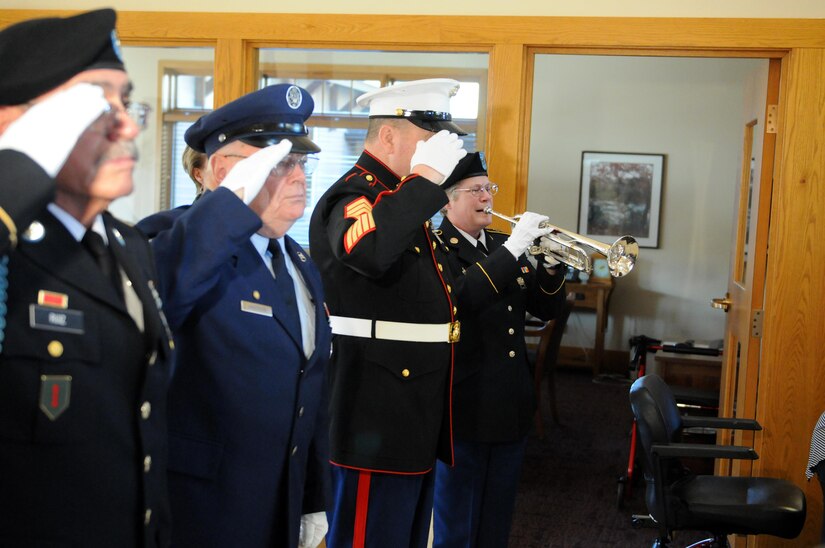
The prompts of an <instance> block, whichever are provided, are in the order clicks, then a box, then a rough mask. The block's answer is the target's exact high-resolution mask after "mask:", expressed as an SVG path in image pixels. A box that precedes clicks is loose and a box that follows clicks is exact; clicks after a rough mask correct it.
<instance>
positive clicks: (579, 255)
mask: <svg viewBox="0 0 825 548" xmlns="http://www.w3.org/2000/svg"><path fill="white" fill-rule="evenodd" d="M484 213H488V214H490V215H495V216H496V217H498V218H499V219H504V220H505V221H507V222H509V223H512V224H516V223H517V222H518V220H519V219H520V218H521V215H516V216H515V217H508V216H507V215H502V214H501V213H498V212H496V211H493V208H492V207H488V208H486V209H485V210H484ZM539 228H552V229H553V231H552V232H551V233H550V234H548V235H547V236H545V238H548V239H549V240H550V241H552V242H555V243H556V244H558V245H559V246H560V249H553V248H550V247H546V246H542V245H536V244H533V245H531V246H530V247H529V248H527V253H529V254H530V255H547V256H549V257H553V258H554V259H556V260H557V261H559V262H562V263H564V264H566V265H570V266H572V267H573V268H575V269H576V270H581V271H582V272H587V273H588V274H590V273H591V272H592V271H593V264H592V262H591V260H590V255H592V254H593V253H598V254H600V255H604V256H605V257H607V268H609V269H610V275H611V276H613V277H614V278H621V277H622V276H625V275H626V274H628V273H629V272H630V271H631V270H633V266H634V265H635V264H636V257H638V256H639V244H637V243H636V239H635V238H633V236H622V237H621V238H619V239H618V240H616V241H615V242H613V244H612V245H607V244H603V243H602V242H597V241H596V240H593V239H591V238H588V237H586V236H582V235H581V234H576V233H575V232H570V231H569V230H564V229H563V228H559V227H557V226H555V225H552V224H550V222H548V221H542V222H541V223H540V224H539Z"/></svg>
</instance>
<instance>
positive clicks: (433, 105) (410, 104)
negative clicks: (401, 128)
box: [355, 78, 466, 135]
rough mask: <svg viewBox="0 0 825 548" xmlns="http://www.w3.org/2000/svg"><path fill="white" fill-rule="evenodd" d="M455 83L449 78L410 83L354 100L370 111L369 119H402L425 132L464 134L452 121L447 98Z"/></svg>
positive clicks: (453, 90)
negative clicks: (443, 130) (441, 131)
mask: <svg viewBox="0 0 825 548" xmlns="http://www.w3.org/2000/svg"><path fill="white" fill-rule="evenodd" d="M458 87H459V82H458V81H457V80H453V79H451V78H428V79H426V80H414V81H412V82H403V83H400V84H394V85H391V86H387V87H383V88H380V89H376V90H375V91H370V92H368V93H365V94H363V95H361V96H360V97H358V99H356V100H355V101H356V103H358V106H361V107H365V106H369V108H370V118H377V117H380V118H385V117H390V118H406V119H407V120H409V121H410V122H412V123H413V124H415V125H417V126H419V127H422V128H424V129H426V130H428V131H433V132H438V131H440V130H442V129H446V130H448V131H451V132H453V133H457V134H458V135H466V132H464V130H462V129H461V128H460V127H459V126H457V125H456V124H454V123H453V122H452V116H451V115H450V98H451V97H452V96H453V95H455V94H456V93H457V92H458Z"/></svg>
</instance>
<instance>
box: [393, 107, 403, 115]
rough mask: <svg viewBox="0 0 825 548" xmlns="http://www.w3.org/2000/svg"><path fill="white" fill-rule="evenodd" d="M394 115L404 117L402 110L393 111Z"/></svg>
mask: <svg viewBox="0 0 825 548" xmlns="http://www.w3.org/2000/svg"><path fill="white" fill-rule="evenodd" d="M395 115H396V116H404V109H403V108H397V109H395Z"/></svg>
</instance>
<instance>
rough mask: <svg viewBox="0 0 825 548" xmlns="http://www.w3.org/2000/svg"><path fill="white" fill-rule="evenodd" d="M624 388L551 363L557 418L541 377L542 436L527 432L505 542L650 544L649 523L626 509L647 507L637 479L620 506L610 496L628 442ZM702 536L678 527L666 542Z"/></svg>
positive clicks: (539, 547)
mask: <svg viewBox="0 0 825 548" xmlns="http://www.w3.org/2000/svg"><path fill="white" fill-rule="evenodd" d="M629 388H630V385H629V383H628V382H626V381H625V382H623V381H622V380H621V379H619V380H613V379H604V380H603V381H602V382H594V381H593V377H592V375H591V374H590V372H589V371H582V370H566V369H559V370H557V371H556V397H557V398H558V401H557V403H558V412H559V420H560V422H561V424H558V425H557V424H554V423H553V419H552V416H551V414H550V407H549V402H548V401H547V399H546V398H547V393H546V390H547V388H546V384H545V386H544V390H545V392H544V394H545V395H544V398H545V400H544V401H543V402H542V417H543V422H544V438H543V439H538V438H537V437H536V435H535V432H533V433H531V434H530V437H529V440H528V445H527V455H526V458H525V462H524V468H523V470H522V477H521V482H520V485H519V494H518V497H517V499H516V509H515V513H514V517H513V526H512V530H511V533H510V544H509V546H510V548H547V547H570V548H577V547H592V546H619V547H635V546H638V547H644V546H651V545H652V543H653V540H654V539H655V538H656V530H655V529H634V528H633V527H632V525H631V516H632V515H633V514H647V510H646V508H645V505H644V497H643V495H644V493H643V488H642V485H643V482H641V481H640V482H638V483H637V482H634V485H633V486H632V493H631V496H630V497H629V498H626V499H625V502H624V504H623V505H622V508H621V509H620V508H619V505H618V502H617V498H618V497H617V493H618V482H617V480H618V478H619V477H621V476H623V475H624V474H625V473H626V468H627V460H628V451H629V449H630V431H631V426H632V420H633V418H632V414H631V411H630V403H629V400H628V390H629ZM638 474H641V472H640V471H639V472H638ZM638 480H641V476H640V475H639V477H638ZM701 538H704V536H703V535H701V534H700V533H696V534H687V533H684V534H681V535H679V536H678V537H677V538H676V539H674V542H673V544H672V546H673V548H678V547H683V546H687V545H689V544H691V543H692V542H695V541H696V540H699V539H701Z"/></svg>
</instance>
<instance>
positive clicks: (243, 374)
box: [138, 84, 330, 548]
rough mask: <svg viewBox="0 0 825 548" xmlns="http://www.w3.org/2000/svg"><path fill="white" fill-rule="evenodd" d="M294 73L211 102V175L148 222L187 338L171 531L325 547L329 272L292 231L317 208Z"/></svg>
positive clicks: (173, 436)
mask: <svg viewBox="0 0 825 548" xmlns="http://www.w3.org/2000/svg"><path fill="white" fill-rule="evenodd" d="M313 108H314V103H313V100H312V96H310V95H309V93H308V92H307V91H306V90H304V89H302V88H300V87H298V86H294V85H290V84H278V85H274V86H269V87H266V88H264V89H261V90H258V91H255V92H252V93H249V94H247V95H244V96H243V97H240V98H239V99H236V100H234V101H232V102H230V103H227V104H226V105H224V106H222V107H221V108H219V109H217V110H215V111H213V112H211V113H209V114H207V115H205V116H203V117H201V118H200V120H198V121H197V122H196V123H195V124H194V125H193V126H191V127H190V128H189V129H188V130H187V131H186V135H185V139H186V143H187V144H188V145H189V146H190V147H192V148H193V149H195V150H196V151H199V152H205V153H206V154H207V155H208V160H207V161H208V162H209V166H208V168H207V169H208V172H209V174H210V175H209V177H207V179H206V180H205V181H204V182H205V184H206V186H207V187H209V188H213V187H214V190H211V191H209V192H205V193H204V194H203V195H202V196H201V197H200V198H198V199H197V200H196V201H195V202H194V203H193V204H192V205H191V206H188V207H182V208H177V209H173V210H171V211H165V212H162V213H158V214H156V215H154V216H151V217H148V218H147V219H144V220H143V221H141V222H140V223H139V224H138V227H139V228H141V229H142V230H145V231H146V232H147V234H148V235H149V236H150V237H152V246H153V248H154V250H155V252H156V254H157V259H158V269H159V271H160V278H161V292H162V294H163V297H164V300H165V303H166V313H167V315H168V317H169V323H170V325H171V327H172V330H173V332H174V333H175V337H176V341H177V343H178V348H179V352H178V354H177V358H176V361H175V372H174V375H173V378H172V386H171V388H170V390H169V440H170V444H169V492H170V500H171V504H172V514H173V516H174V518H175V527H174V530H173V544H175V545H178V546H198V547H200V548H207V547H215V548H224V547H227V546H242V547H244V548H269V547H272V546H278V547H285V548H289V547H294V546H296V545H298V543H299V540H300V545H301V546H302V547H306V548H315V547H316V546H317V545H318V544H319V543H320V542H321V539H322V538H323V535H324V533H325V532H326V528H327V522H326V515H325V510H326V507H327V501H328V499H329V484H330V481H329V462H328V459H329V452H328V429H327V418H326V417H327V415H326V407H327V397H326V389H325V370H326V363H327V360H328V358H329V351H330V329H329V323H328V320H327V314H326V311H325V309H324V296H323V291H322V285H321V277H320V275H319V274H318V271H317V269H316V268H315V265H314V264H313V263H312V261H311V260H310V258H309V255H308V254H307V253H305V252H304V250H303V249H301V246H300V245H298V243H297V242H295V240H293V239H292V238H290V237H289V236H286V232H287V231H288V230H289V229H290V227H292V225H293V223H295V221H297V220H298V219H300V218H301V216H302V215H303V214H304V208H305V207H306V198H307V196H306V191H307V183H306V179H307V173H308V170H309V167H308V162H310V161H311V159H310V158H309V157H308V155H311V154H314V153H317V152H319V151H320V148H319V147H318V146H317V145H316V144H315V143H313V142H312V141H311V140H310V139H309V137H308V136H307V135H308V131H307V128H306V126H305V125H304V122H305V121H306V120H307V118H309V117H310V115H311V114H312V110H313Z"/></svg>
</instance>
